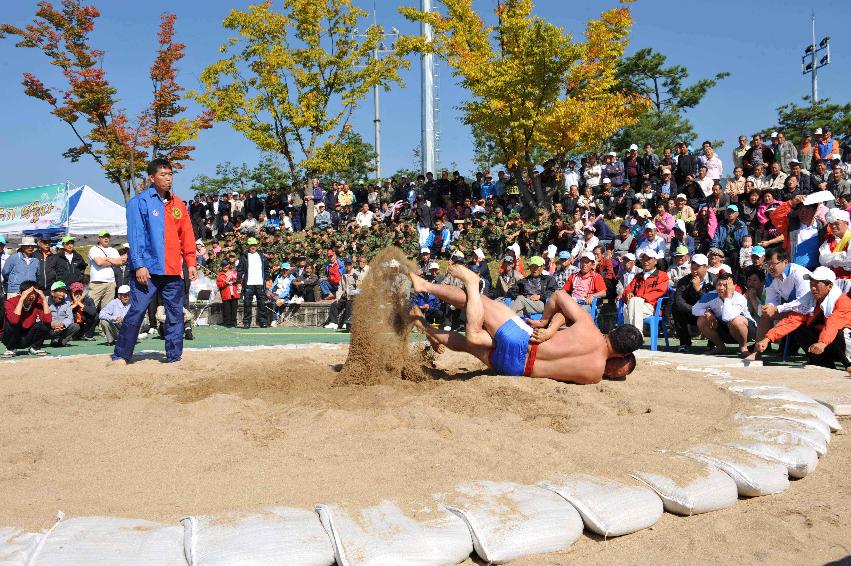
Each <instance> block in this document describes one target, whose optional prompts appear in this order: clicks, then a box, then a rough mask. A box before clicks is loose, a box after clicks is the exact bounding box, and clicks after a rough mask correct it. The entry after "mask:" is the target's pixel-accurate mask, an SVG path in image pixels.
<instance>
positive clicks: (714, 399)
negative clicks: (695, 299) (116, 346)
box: [0, 346, 851, 565]
mask: <svg viewBox="0 0 851 566" xmlns="http://www.w3.org/2000/svg"><path fill="white" fill-rule="evenodd" d="M347 352H348V348H347V347H345V346H340V347H336V346H335V347H305V346H300V347H299V348H298V349H285V350H254V351H229V352H200V351H188V352H187V353H186V355H185V359H184V362H183V363H181V364H178V365H162V364H160V363H159V362H158V361H156V360H142V361H139V362H137V363H134V364H133V365H131V366H129V367H127V368H122V369H107V368H106V367H105V364H106V358H105V357H85V358H76V359H65V360H23V359H19V360H16V361H15V362H13V363H4V364H2V368H3V371H2V372H0V407H2V419H1V420H0V422H2V427H0V526H15V527H21V528H27V529H41V528H44V527H45V526H47V525H49V524H50V523H51V520H52V517H53V516H54V515H55V513H56V511H57V510H63V511H65V513H66V514H67V515H68V516H80V515H113V516H124V517H138V518H145V519H152V520H160V521H166V522H170V523H175V522H176V521H177V520H178V519H179V517H181V516H182V515H185V514H209V513H218V512H224V511H251V510H257V509H259V508H261V507H267V506H270V505H294V506H302V507H308V508H309V507H311V506H312V505H313V504H315V503H320V502H321V503H340V504H345V505H352V506H358V505H372V504H375V503H377V502H379V501H381V500H383V499H391V500H394V501H396V502H398V503H399V504H400V505H401V506H402V507H403V508H407V509H418V508H420V507H422V506H424V505H425V506H430V505H433V499H432V497H431V495H432V494H433V493H439V492H442V491H445V490H449V489H450V488H452V487H453V486H455V485H456V484H458V483H461V482H465V481H468V480H510V481H517V482H526V483H535V482H538V481H540V480H543V479H546V478H548V477H551V476H553V475H554V474H557V473H563V472H570V471H584V472H589V473H599V474H602V475H605V476H608V477H613V478H620V479H624V480H626V481H628V480H627V475H626V474H627V473H628V472H629V471H631V470H632V469H633V468H634V465H635V463H636V462H638V461H640V460H641V458H643V457H645V456H646V455H647V454H649V453H651V452H652V451H653V450H655V449H657V448H672V447H677V446H686V445H689V444H691V443H694V442H699V441H703V440H707V439H711V438H712V437H713V436H714V435H716V434H718V433H719V432H722V431H723V430H724V428H725V427H727V426H728V425H727V419H728V418H729V416H730V415H731V414H732V413H733V412H734V411H735V410H736V409H737V408H738V405H737V403H740V402H741V401H740V398H739V397H734V396H731V395H729V394H728V393H725V392H724V391H722V390H721V389H719V388H718V387H716V386H715V385H713V384H712V383H711V382H710V381H709V380H707V379H704V378H702V377H701V376H700V374H695V373H693V372H677V371H674V370H672V369H671V368H670V367H659V366H653V365H649V364H646V365H645V364H641V365H639V368H638V369H637V370H636V372H635V373H634V374H633V375H631V376H630V378H629V379H628V380H627V381H625V382H612V383H607V382H604V383H602V384H600V385H594V386H576V385H568V384H562V383H556V382H552V381H548V380H532V379H527V378H506V377H494V376H489V375H487V373H486V372H485V371H484V368H483V367H482V366H481V365H480V364H479V363H478V362H477V361H476V360H474V359H473V358H471V357H469V356H466V355H463V354H452V353H450V354H444V355H442V356H440V357H439V358H438V367H437V368H436V369H433V370H429V371H427V374H428V379H426V380H425V381H421V382H413V381H405V380H396V381H386V380H385V381H381V382H379V383H377V384H375V385H371V386H363V385H345V384H343V385H341V384H340V383H339V382H338V383H336V384H335V383H334V382H335V380H337V379H338V378H339V376H340V373H339V370H340V369H341V367H342V364H343V362H344V361H345V360H346V356H347ZM846 428H847V427H846ZM849 470H851V441H849V436H848V435H847V434H845V435H836V436H835V438H834V441H833V443H832V444H831V449H830V452H829V453H828V455H827V456H826V457H825V458H824V459H822V461H821V462H820V464H819V467H818V469H817V470H816V471H815V473H814V474H813V475H812V476H810V477H808V478H805V479H803V480H799V481H795V482H793V485H792V487H791V488H790V489H789V490H788V491H787V492H786V493H783V494H781V495H776V496H771V497H763V498H757V499H753V500H748V501H740V502H739V503H738V504H737V505H736V506H735V507H733V508H732V509H729V510H726V511H722V512H717V513H710V514H707V515H700V516H696V517H690V518H681V517H674V516H671V515H667V514H666V515H665V516H664V517H663V519H662V520H661V521H660V522H659V523H658V524H657V525H656V526H655V527H653V528H652V529H649V530H645V531H642V532H639V533H636V534H634V535H630V536H627V537H622V538H619V539H613V540H609V541H601V540H597V539H593V538H589V537H583V538H582V539H581V540H580V541H579V542H578V543H577V544H576V545H574V546H573V547H572V548H571V549H570V550H569V551H568V552H565V553H562V554H554V555H548V556H543V557H542V556H535V557H530V558H527V559H524V560H520V561H517V562H516V564H523V565H533V564H534V565H546V564H566V563H568V562H570V563H603V562H606V563H654V562H656V563H690V564H695V563H705V564H710V563H712V564H715V563H719V562H722V563H734V562H738V563H756V562H760V563H779V564H783V563H785V564H793V563H795V564H801V563H808V564H812V563H824V562H828V561H830V560H836V559H838V558H840V557H843V556H846V555H848V554H851V529H849V527H848V526H849V525H851V474H849ZM468 563H469V564H473V562H472V561H469V562H468Z"/></svg>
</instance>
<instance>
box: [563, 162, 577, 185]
mask: <svg viewBox="0 0 851 566" xmlns="http://www.w3.org/2000/svg"><path fill="white" fill-rule="evenodd" d="M574 185H576V186H577V187H578V186H579V171H577V170H576V162H575V161H574V160H572V159H571V160H570V161H568V162H567V169H565V170H564V192H565V193H567V192H569V191H570V187H572V186H574Z"/></svg>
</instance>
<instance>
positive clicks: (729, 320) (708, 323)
mask: <svg viewBox="0 0 851 566" xmlns="http://www.w3.org/2000/svg"><path fill="white" fill-rule="evenodd" d="M691 312H692V314H693V315H695V316H696V317H697V328H698V329H699V330H700V333H701V334H703V335H704V336H705V337H706V339H707V340H709V343H710V344H711V345H712V348H711V349H710V350H709V351H708V352H707V353H708V354H724V353H726V351H727V346H726V344H727V343H728V342H735V343H736V344H738V346H739V352H740V354H741V355H742V356H747V355H748V340H749V339H750V337H751V336H752V335H753V334H754V333H755V331H756V322H755V321H754V319H753V318H752V317H751V314H750V311H749V310H748V301H747V299H746V298H745V296H744V295H742V294H741V293H739V292H738V291H736V283H735V281H733V276H732V275H731V274H730V273H722V274H720V275H719V276H718V278H717V280H716V281H715V290H714V291H710V292H708V293H706V294H705V295H703V296H702V297H701V298H700V300H699V301H698V302H697V303H696V304H695V305H694V306H693V307H692V309H691Z"/></svg>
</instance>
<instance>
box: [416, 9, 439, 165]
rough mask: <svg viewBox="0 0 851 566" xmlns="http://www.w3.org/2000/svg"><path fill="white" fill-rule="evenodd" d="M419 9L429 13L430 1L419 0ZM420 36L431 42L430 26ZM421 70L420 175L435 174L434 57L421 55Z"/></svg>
mask: <svg viewBox="0 0 851 566" xmlns="http://www.w3.org/2000/svg"><path fill="white" fill-rule="evenodd" d="M420 9H421V10H422V11H423V12H429V13H430V12H431V0H420ZM421 31H422V36H423V38H424V39H425V41H426V42H427V43H430V42H431V41H432V40H433V37H432V30H431V25H430V24H427V23H425V22H423V23H422V25H421ZM421 70H422V93H421V95H422V105H421V107H422V117H421V121H422V127H421V131H422V142H421V147H420V149H421V151H420V156H421V158H422V174H423V175H425V174H426V173H427V172H429V171H431V172H432V173H436V172H435V170H434V168H435V153H436V152H435V127H434V115H435V100H434V98H435V97H434V55H433V54H431V53H423V55H422V60H421Z"/></svg>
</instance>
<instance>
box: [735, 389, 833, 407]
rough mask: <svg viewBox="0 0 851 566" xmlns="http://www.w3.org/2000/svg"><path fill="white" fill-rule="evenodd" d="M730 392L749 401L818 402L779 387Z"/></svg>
mask: <svg viewBox="0 0 851 566" xmlns="http://www.w3.org/2000/svg"><path fill="white" fill-rule="evenodd" d="M728 389H730V391H736V392H737V393H741V394H742V395H744V396H745V397H749V398H751V399H768V400H773V401H792V402H795V403H809V404H811V405H815V404H818V401H816V400H815V399H813V398H812V397H810V396H809V395H805V394H804V393H801V392H800V391H796V390H795V389H789V388H788V387H780V386H776V385H765V386H759V387H742V388H738V387H729V388H728Z"/></svg>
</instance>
